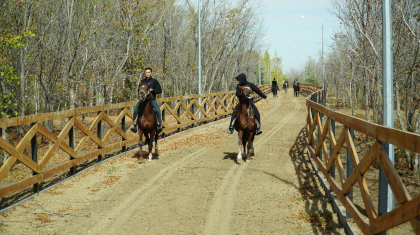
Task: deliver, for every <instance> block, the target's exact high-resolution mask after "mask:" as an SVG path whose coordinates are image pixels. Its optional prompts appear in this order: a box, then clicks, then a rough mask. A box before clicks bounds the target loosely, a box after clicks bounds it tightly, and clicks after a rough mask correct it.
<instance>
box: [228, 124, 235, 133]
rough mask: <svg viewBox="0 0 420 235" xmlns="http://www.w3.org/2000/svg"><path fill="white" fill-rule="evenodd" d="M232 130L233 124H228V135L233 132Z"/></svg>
mask: <svg viewBox="0 0 420 235" xmlns="http://www.w3.org/2000/svg"><path fill="white" fill-rule="evenodd" d="M233 130H234V127H233V125H229V129H228V131H227V133H228V134H229V135H232V134H233Z"/></svg>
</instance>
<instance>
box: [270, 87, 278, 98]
mask: <svg viewBox="0 0 420 235" xmlns="http://www.w3.org/2000/svg"><path fill="white" fill-rule="evenodd" d="M278 89H279V87H278V86H277V85H271V92H273V97H277V91H278Z"/></svg>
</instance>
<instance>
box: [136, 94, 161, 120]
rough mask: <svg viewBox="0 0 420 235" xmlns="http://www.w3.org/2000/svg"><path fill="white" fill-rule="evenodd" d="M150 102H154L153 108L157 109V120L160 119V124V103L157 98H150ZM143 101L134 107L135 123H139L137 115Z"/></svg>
mask: <svg viewBox="0 0 420 235" xmlns="http://www.w3.org/2000/svg"><path fill="white" fill-rule="evenodd" d="M150 102H151V103H152V106H153V109H154V110H155V113H156V116H157V119H158V120H157V121H158V123H157V124H158V125H160V124H161V123H162V114H161V113H160V108H159V104H158V103H157V101H156V100H155V99H153V100H150ZM140 105H141V102H140V101H139V102H138V103H137V104H136V107H134V113H133V123H134V125H137V115H138V114H139V108H140Z"/></svg>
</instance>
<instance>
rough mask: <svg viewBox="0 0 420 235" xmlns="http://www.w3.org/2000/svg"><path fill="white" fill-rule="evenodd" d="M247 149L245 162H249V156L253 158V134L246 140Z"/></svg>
mask: <svg viewBox="0 0 420 235" xmlns="http://www.w3.org/2000/svg"><path fill="white" fill-rule="evenodd" d="M247 149H248V157H247V158H246V162H250V161H251V156H254V155H255V154H254V133H252V132H251V133H250V135H249V138H248V144H247Z"/></svg>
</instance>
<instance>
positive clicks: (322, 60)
mask: <svg viewBox="0 0 420 235" xmlns="http://www.w3.org/2000/svg"><path fill="white" fill-rule="evenodd" d="M301 17H302V18H306V19H309V20H313V21H315V22H318V23H320V24H321V25H322V58H321V62H322V87H323V88H324V95H323V96H322V97H323V100H322V104H323V105H325V84H324V74H325V72H324V71H325V69H324V24H323V23H322V22H321V21H319V20H315V19H312V18H310V17H307V16H301Z"/></svg>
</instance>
